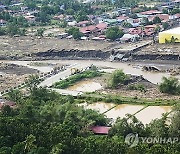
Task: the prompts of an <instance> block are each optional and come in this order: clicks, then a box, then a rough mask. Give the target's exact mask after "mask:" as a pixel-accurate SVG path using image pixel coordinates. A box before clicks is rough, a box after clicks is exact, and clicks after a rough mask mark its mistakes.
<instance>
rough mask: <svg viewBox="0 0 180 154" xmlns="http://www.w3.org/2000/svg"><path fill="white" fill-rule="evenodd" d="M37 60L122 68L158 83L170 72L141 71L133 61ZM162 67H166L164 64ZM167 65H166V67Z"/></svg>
mask: <svg viewBox="0 0 180 154" xmlns="http://www.w3.org/2000/svg"><path fill="white" fill-rule="evenodd" d="M0 62H1V61H0ZM4 62H8V63H14V64H18V65H23V66H28V67H30V68H34V69H37V70H40V71H41V72H48V71H50V70H52V66H43V67H41V66H30V65H29V64H30V63H32V62H34V61H4ZM37 62H44V63H50V64H61V65H71V64H75V63H77V64H80V65H82V66H83V65H91V64H93V65H95V66H97V67H103V68H110V69H103V70H104V71H106V70H107V72H112V71H113V70H115V69H123V71H124V72H125V73H126V74H132V75H142V76H143V77H144V78H145V79H147V80H148V81H150V82H152V83H154V84H158V83H160V82H161V80H162V77H163V76H165V77H169V76H170V73H167V72H145V71H142V69H141V67H140V66H142V65H145V64H141V63H135V64H133V65H130V64H128V63H122V62H109V61H96V60H46V61H37ZM154 66H157V67H160V66H162V65H160V64H154ZM163 67H166V65H165V64H164V65H163ZM168 67H169V65H167V68H168ZM176 77H177V78H178V79H180V76H176Z"/></svg>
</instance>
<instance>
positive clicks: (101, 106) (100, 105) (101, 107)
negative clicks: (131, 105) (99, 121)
mask: <svg viewBox="0 0 180 154" xmlns="http://www.w3.org/2000/svg"><path fill="white" fill-rule="evenodd" d="M83 106H84V107H85V108H86V109H93V110H96V111H98V112H99V113H104V112H106V111H107V110H109V109H111V108H112V107H115V106H116V104H114V103H105V102H97V103H93V104H83Z"/></svg>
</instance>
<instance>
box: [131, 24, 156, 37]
mask: <svg viewBox="0 0 180 154" xmlns="http://www.w3.org/2000/svg"><path fill="white" fill-rule="evenodd" d="M155 28H156V25H147V26H145V27H136V28H130V29H129V34H131V35H139V36H152V35H153V34H154V32H155Z"/></svg>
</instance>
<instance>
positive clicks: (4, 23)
mask: <svg viewBox="0 0 180 154" xmlns="http://www.w3.org/2000/svg"><path fill="white" fill-rule="evenodd" d="M6 23H7V21H5V20H3V19H0V26H1V27H2V26H6Z"/></svg>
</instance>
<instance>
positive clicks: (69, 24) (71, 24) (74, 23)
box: [67, 20, 77, 26]
mask: <svg viewBox="0 0 180 154" xmlns="http://www.w3.org/2000/svg"><path fill="white" fill-rule="evenodd" d="M67 24H68V26H76V24H77V22H76V21H75V20H74V21H71V22H68V23H67Z"/></svg>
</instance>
